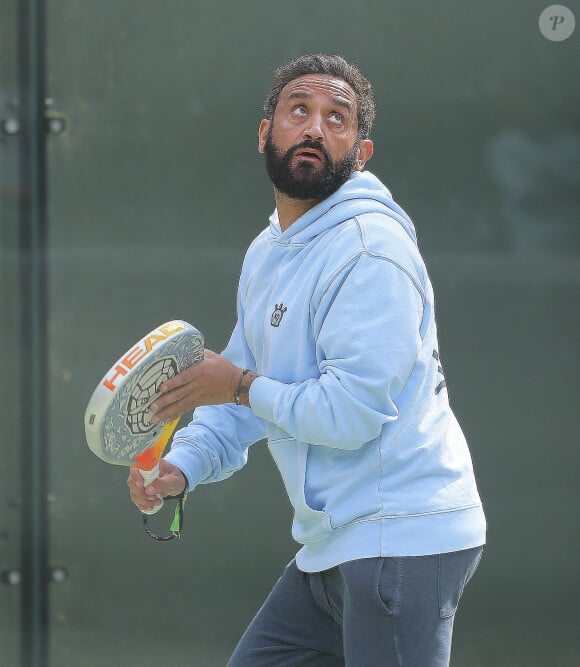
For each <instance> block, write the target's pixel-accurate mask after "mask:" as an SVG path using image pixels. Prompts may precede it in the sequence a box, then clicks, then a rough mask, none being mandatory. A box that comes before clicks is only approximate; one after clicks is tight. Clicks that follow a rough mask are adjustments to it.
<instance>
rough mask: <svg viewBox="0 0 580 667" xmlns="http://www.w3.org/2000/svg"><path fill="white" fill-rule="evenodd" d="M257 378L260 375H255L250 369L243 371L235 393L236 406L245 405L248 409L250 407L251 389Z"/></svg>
mask: <svg viewBox="0 0 580 667" xmlns="http://www.w3.org/2000/svg"><path fill="white" fill-rule="evenodd" d="M257 377H258V374H257V373H254V371H251V370H250V369H249V368H245V369H244V370H243V371H242V373H241V375H240V379H239V381H238V385H237V387H236V390H235V392H234V403H235V404H236V405H244V406H246V407H247V408H249V407H250V387H251V386H252V382H253V381H254V380H255V379H256V378H257Z"/></svg>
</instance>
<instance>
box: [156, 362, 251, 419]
mask: <svg viewBox="0 0 580 667" xmlns="http://www.w3.org/2000/svg"><path fill="white" fill-rule="evenodd" d="M241 372H242V369H241V368H239V367H238V366H236V365H234V364H232V362H231V361H229V360H228V359H226V358H225V357H222V356H221V355H219V354H216V353H215V352H212V351H211V350H205V353H204V360H203V361H200V362H198V363H196V364H193V365H192V366H190V367H189V368H186V369H185V370H184V371H181V373H178V374H177V375H175V376H174V377H172V378H170V379H169V380H167V381H166V382H164V383H163V384H162V385H161V387H160V390H161V392H162V395H161V396H160V397H159V398H158V399H157V400H156V401H155V403H153V404H152V405H151V408H150V409H151V412H152V413H154V417H153V419H152V421H153V422H154V423H159V422H162V421H164V422H168V421H172V420H173V419H177V418H178V417H181V415H183V414H185V413H186V412H189V411H191V410H195V408H197V407H199V406H200V405H219V404H221V403H231V402H233V400H234V393H235V391H236V387H237V385H238V381H239V379H240V374H241Z"/></svg>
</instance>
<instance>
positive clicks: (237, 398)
mask: <svg viewBox="0 0 580 667" xmlns="http://www.w3.org/2000/svg"><path fill="white" fill-rule="evenodd" d="M249 372H250V369H249V368H244V370H243V371H242V374H241V375H240V380H239V382H238V386H237V387H236V391H235V392H234V403H235V404H236V405H241V404H242V403H241V400H240V389H241V388H242V382H243V380H244V377H245V376H246V373H249Z"/></svg>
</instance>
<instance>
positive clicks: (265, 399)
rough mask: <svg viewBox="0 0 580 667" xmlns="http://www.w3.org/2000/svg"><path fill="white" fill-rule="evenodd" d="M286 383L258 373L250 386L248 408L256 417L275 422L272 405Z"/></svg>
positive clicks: (275, 402)
mask: <svg viewBox="0 0 580 667" xmlns="http://www.w3.org/2000/svg"><path fill="white" fill-rule="evenodd" d="M286 386H287V385H285V384H284V383H283V382H278V380H272V379H271V378H267V377H264V376H263V375H259V376H258V377H257V378H256V379H255V380H254V381H253V382H252V384H251V386H250V408H251V409H252V412H253V413H254V414H255V415H256V417H261V418H262V419H265V420H266V421H269V422H273V423H275V422H276V420H275V419H274V406H275V405H277V404H278V400H279V396H280V394H281V393H282V392H283V391H284V389H285V388H286Z"/></svg>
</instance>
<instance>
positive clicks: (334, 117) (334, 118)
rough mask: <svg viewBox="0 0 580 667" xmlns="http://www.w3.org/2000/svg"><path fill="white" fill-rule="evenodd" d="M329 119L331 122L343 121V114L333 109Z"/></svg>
mask: <svg viewBox="0 0 580 667" xmlns="http://www.w3.org/2000/svg"><path fill="white" fill-rule="evenodd" d="M330 120H331V122H332V123H342V122H344V116H343V115H342V114H341V113H338V111H334V112H333V113H331V114H330Z"/></svg>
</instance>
